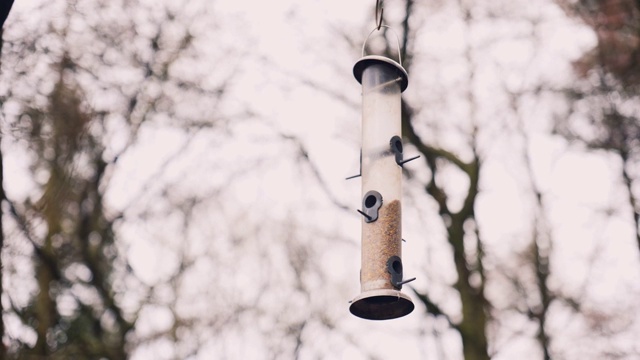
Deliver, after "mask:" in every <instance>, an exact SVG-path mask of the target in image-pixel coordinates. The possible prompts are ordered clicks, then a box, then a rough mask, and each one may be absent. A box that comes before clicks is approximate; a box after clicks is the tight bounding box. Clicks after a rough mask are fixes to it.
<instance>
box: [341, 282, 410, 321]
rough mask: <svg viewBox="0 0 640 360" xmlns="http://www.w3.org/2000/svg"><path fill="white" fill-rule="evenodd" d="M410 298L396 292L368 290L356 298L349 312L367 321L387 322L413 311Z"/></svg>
mask: <svg viewBox="0 0 640 360" xmlns="http://www.w3.org/2000/svg"><path fill="white" fill-rule="evenodd" d="M414 307H415V306H414V305H413V302H412V301H411V298H410V297H408V296H407V295H405V294H403V293H401V292H400V291H398V290H390V289H379V290H370V291H365V292H363V293H361V294H360V295H358V296H356V298H355V299H353V301H352V302H351V306H349V311H351V313H352V314H353V315H355V316H357V317H361V318H363V319H368V320H389V319H395V318H399V317H402V316H405V315H407V314H409V313H411V312H412V311H413V309H414Z"/></svg>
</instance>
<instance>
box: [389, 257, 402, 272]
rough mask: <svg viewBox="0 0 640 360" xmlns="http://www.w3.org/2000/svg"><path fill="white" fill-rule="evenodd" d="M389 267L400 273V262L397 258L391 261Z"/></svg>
mask: <svg viewBox="0 0 640 360" xmlns="http://www.w3.org/2000/svg"><path fill="white" fill-rule="evenodd" d="M391 267H392V268H393V271H394V272H395V273H396V274H402V262H400V261H399V260H395V261H393V263H392V264H391Z"/></svg>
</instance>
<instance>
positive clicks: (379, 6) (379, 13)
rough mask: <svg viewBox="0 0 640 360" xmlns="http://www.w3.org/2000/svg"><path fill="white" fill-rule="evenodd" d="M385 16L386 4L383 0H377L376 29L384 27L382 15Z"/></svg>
mask: <svg viewBox="0 0 640 360" xmlns="http://www.w3.org/2000/svg"><path fill="white" fill-rule="evenodd" d="M383 16H384V6H383V5H382V0H376V30H380V28H381V27H382V17H383Z"/></svg>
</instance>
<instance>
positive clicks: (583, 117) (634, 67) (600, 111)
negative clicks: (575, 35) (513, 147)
mask: <svg viewBox="0 0 640 360" xmlns="http://www.w3.org/2000/svg"><path fill="white" fill-rule="evenodd" d="M558 3H559V4H560V6H561V7H562V8H563V9H564V10H565V11H566V12H567V14H569V16H572V17H575V18H578V19H580V20H582V21H583V22H584V23H585V24H586V25H587V26H589V27H590V28H591V29H593V32H594V33H595V35H596V44H595V46H594V47H593V49H591V50H590V51H588V52H587V53H585V54H584V55H583V56H582V57H581V58H580V59H579V60H577V61H575V62H574V68H575V70H576V72H577V74H578V75H579V76H580V80H581V81H579V82H578V83H577V84H576V86H574V87H573V88H571V89H568V91H567V95H568V100H569V103H570V106H571V112H570V113H569V114H568V116H566V117H563V118H561V120H560V121H558V124H557V129H556V131H557V132H558V133H559V134H561V135H563V136H565V137H567V138H568V139H570V140H572V141H575V142H579V143H582V144H585V145H586V146H587V147H588V148H590V149H593V150H604V151H607V152H611V153H614V154H617V155H618V156H619V157H620V159H621V161H622V166H621V167H620V169H621V174H620V175H621V177H622V182H623V184H624V186H625V188H626V191H627V194H628V203H629V206H630V209H631V215H632V218H633V221H634V225H635V226H634V228H635V233H636V241H637V244H638V251H639V253H638V254H639V255H640V202H639V199H640V192H639V182H640V169H638V167H637V164H638V162H639V161H640V120H639V119H640V106H639V105H638V104H640V4H639V3H638V2H637V1H632V0H601V1H558Z"/></svg>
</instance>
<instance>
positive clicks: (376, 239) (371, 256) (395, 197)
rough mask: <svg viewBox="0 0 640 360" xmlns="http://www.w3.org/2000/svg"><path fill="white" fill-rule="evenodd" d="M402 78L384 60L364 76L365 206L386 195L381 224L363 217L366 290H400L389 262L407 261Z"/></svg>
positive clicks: (362, 284) (369, 69) (364, 279)
mask: <svg viewBox="0 0 640 360" xmlns="http://www.w3.org/2000/svg"><path fill="white" fill-rule="evenodd" d="M401 80H402V79H401V77H399V76H398V70H397V69H396V68H395V67H394V66H391V65H389V64H387V63H383V62H380V63H373V64H369V65H368V66H367V67H366V68H365V69H364V71H363V74H362V196H363V206H364V207H367V205H368V204H373V202H372V201H373V199H367V198H366V196H367V194H368V193H369V192H370V191H377V192H378V193H379V194H380V195H381V197H382V205H381V206H380V208H379V209H378V218H377V220H375V221H372V222H367V221H366V219H363V224H362V270H361V278H360V283H361V291H363V292H365V291H370V290H377V289H394V286H393V285H392V282H391V274H390V273H389V271H388V264H387V262H388V260H389V259H390V258H391V257H393V256H397V257H398V258H400V257H401V248H402V246H401V241H402V232H401V208H402V206H401V198H402V168H401V167H400V166H399V165H398V164H397V163H396V161H395V156H394V153H393V152H392V150H391V146H392V145H391V139H392V138H393V137H394V136H398V137H399V136H401V131H402V127H401V92H402V91H401V88H400V83H401ZM369 196H372V195H369ZM400 266H401V265H400Z"/></svg>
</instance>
